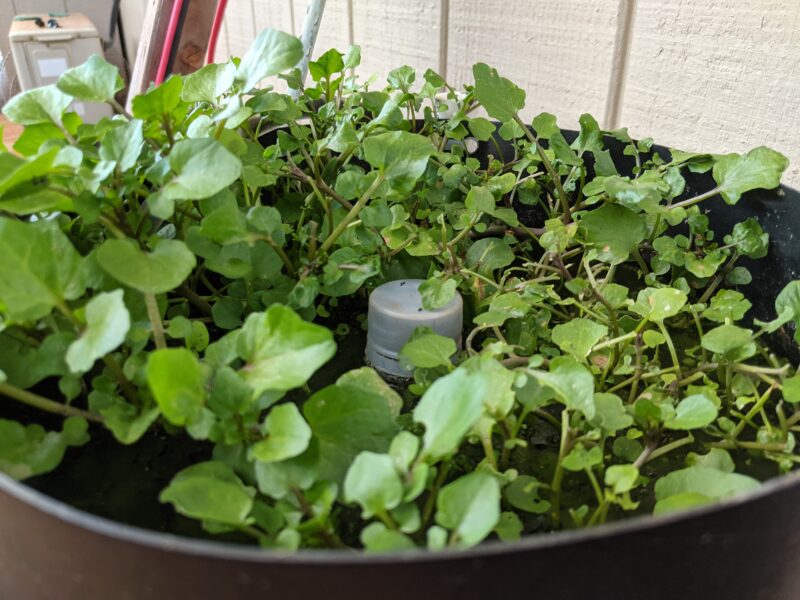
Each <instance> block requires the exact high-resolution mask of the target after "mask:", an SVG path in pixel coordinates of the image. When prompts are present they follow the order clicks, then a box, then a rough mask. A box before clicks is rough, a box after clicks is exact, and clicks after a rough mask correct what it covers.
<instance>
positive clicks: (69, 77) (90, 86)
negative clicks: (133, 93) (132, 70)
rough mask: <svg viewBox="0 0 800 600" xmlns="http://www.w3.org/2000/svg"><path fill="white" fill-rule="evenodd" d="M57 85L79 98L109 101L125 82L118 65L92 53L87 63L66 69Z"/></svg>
mask: <svg viewBox="0 0 800 600" xmlns="http://www.w3.org/2000/svg"><path fill="white" fill-rule="evenodd" d="M56 86H58V89H60V90H61V91H62V92H64V93H66V94H69V95H70V96H72V97H73V98H77V99H78V100H84V101H86V102H107V101H108V100H113V99H114V94H116V93H117V92H118V91H120V90H121V89H122V88H123V87H125V82H124V81H122V77H120V75H119V70H118V69H117V67H115V66H114V65H112V64H111V63H108V62H106V61H105V60H103V58H101V57H100V56H98V55H97V54H92V55H91V56H90V57H89V58H88V60H87V61H86V62H85V63H83V64H81V65H79V66H77V67H72V68H71V69H67V70H66V71H64V72H63V73H62V74H61V77H59V78H58V83H57V84H56Z"/></svg>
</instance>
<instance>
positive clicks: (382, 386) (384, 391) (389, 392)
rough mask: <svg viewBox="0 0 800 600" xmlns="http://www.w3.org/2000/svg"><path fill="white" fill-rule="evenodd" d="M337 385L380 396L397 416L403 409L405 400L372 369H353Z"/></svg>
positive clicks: (337, 381) (340, 378) (338, 380)
mask: <svg viewBox="0 0 800 600" xmlns="http://www.w3.org/2000/svg"><path fill="white" fill-rule="evenodd" d="M336 385H341V386H349V387H357V388H361V389H363V390H365V391H367V392H370V393H373V394H378V395H379V396H381V397H382V398H383V399H384V400H385V401H386V405H387V406H388V407H389V408H390V409H391V411H392V414H394V415H395V416H397V415H399V414H400V410H401V409H402V408H403V398H402V397H401V396H400V394H398V393H397V392H396V391H394V390H393V389H392V388H391V386H390V385H389V384H388V383H386V382H385V381H384V380H383V378H382V377H381V376H380V375H378V372H377V371H375V369H373V368H372V367H361V368H360V369H352V370H350V371H348V372H347V373H345V374H344V375H342V376H341V377H339V379H337V380H336Z"/></svg>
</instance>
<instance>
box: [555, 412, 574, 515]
mask: <svg viewBox="0 0 800 600" xmlns="http://www.w3.org/2000/svg"><path fill="white" fill-rule="evenodd" d="M571 437H572V436H571V434H570V429H569V410H568V409H566V408H565V409H564V410H563V411H562V412H561V443H560V445H559V448H558V462H557V463H556V470H555V472H554V473H553V481H552V482H551V483H550V489H551V491H552V494H553V495H552V497H551V501H550V502H551V505H552V513H551V514H552V517H553V522H554V523H555V524H556V525H558V524H559V523H561V482H562V480H563V479H564V466H563V462H564V458H565V457H566V456H567V454H569V451H570V450H571V447H572V440H571V439H570V438H571Z"/></svg>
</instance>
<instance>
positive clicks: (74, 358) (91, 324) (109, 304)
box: [66, 290, 131, 373]
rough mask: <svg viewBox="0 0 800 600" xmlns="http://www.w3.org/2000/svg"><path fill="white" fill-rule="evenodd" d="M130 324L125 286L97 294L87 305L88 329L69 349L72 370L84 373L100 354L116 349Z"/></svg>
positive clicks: (68, 356) (68, 354) (68, 360)
mask: <svg viewBox="0 0 800 600" xmlns="http://www.w3.org/2000/svg"><path fill="white" fill-rule="evenodd" d="M130 326H131V319H130V315H129V314H128V309H127V308H126V307H125V302H124V301H123V299H122V290H114V291H113V292H108V293H102V294H98V295H97V296H95V297H94V298H92V299H91V300H90V301H89V303H88V304H87V305H86V329H85V330H84V331H83V332H82V333H81V335H80V337H79V338H78V339H77V340H75V341H74V342H72V344H71V345H70V347H69V349H68V350H67V355H66V361H67V365H68V366H69V369H70V371H72V372H73V373H85V372H86V371H88V370H89V369H91V368H92V365H94V362H95V361H96V360H97V359H98V358H102V357H103V356H105V355H106V354H108V353H109V352H111V351H112V350H115V349H116V348H117V346H119V345H120V344H121V343H122V342H124V341H125V336H126V335H127V333H128V329H130Z"/></svg>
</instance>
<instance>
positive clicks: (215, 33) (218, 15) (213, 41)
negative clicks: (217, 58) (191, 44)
mask: <svg viewBox="0 0 800 600" xmlns="http://www.w3.org/2000/svg"><path fill="white" fill-rule="evenodd" d="M227 5H228V0H219V2H217V10H216V11H215V12H214V22H213V23H212V25H211V34H210V35H209V36H208V52H207V53H206V64H207V65H208V64H211V63H212V62H214V53H215V52H216V50H217V38H218V37H219V30H220V29H221V28H222V19H223V18H224V17H225V7H226V6H227Z"/></svg>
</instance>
